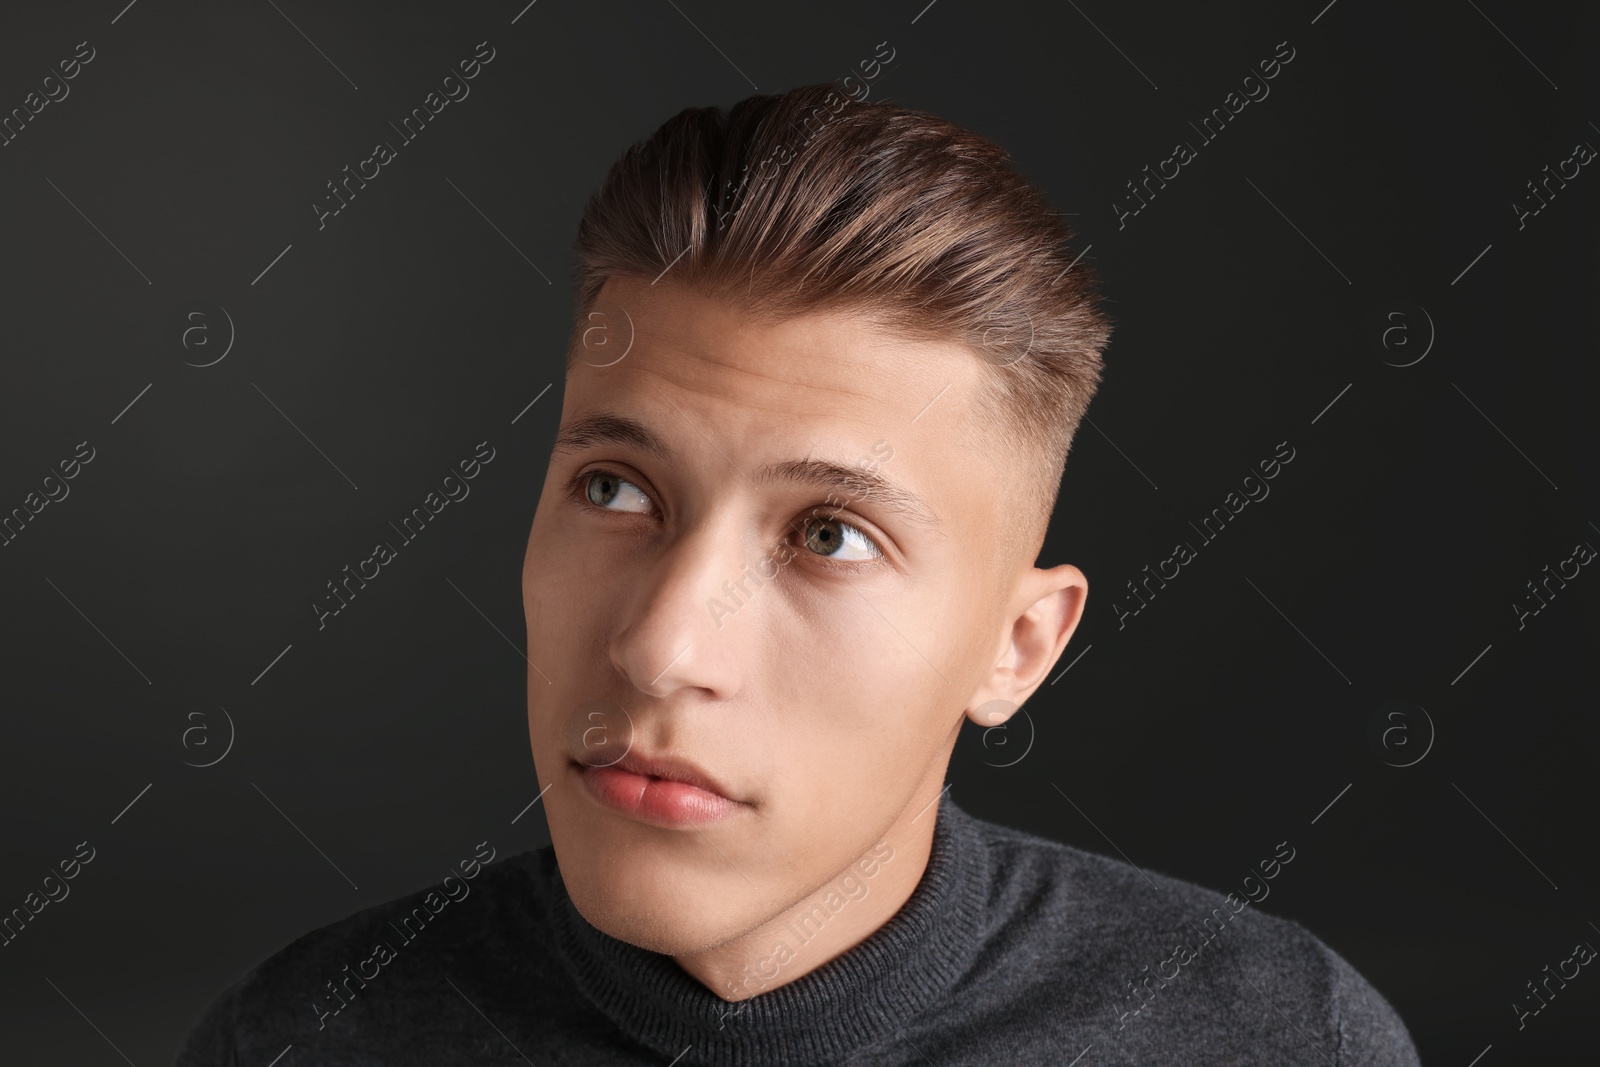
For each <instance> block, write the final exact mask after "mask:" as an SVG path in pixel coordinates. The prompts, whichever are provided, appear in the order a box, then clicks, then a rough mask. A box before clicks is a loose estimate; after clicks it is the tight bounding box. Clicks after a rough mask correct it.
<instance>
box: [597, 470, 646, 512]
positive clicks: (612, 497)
mask: <svg viewBox="0 0 1600 1067" xmlns="http://www.w3.org/2000/svg"><path fill="white" fill-rule="evenodd" d="M583 495H584V497H585V498H586V499H587V500H588V501H589V503H591V504H593V505H594V506H595V507H597V508H605V509H607V510H608V511H635V512H646V513H647V512H649V510H650V508H651V504H650V498H649V497H648V496H646V495H645V494H644V491H643V490H642V489H640V488H639V487H638V486H637V485H634V484H633V483H632V482H630V481H627V480H626V479H623V478H618V477H617V476H616V475H615V474H612V473H611V472H610V471H590V472H589V473H588V474H585V475H584V476H583ZM612 504H619V506H617V507H612V506H611V505H612Z"/></svg>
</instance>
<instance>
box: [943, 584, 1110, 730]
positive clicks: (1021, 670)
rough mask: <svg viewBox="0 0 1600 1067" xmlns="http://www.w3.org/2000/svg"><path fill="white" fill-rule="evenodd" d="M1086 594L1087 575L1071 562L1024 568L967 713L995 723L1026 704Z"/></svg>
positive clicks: (1073, 627) (1078, 613)
mask: <svg viewBox="0 0 1600 1067" xmlns="http://www.w3.org/2000/svg"><path fill="white" fill-rule="evenodd" d="M1088 599H1089V579H1087V578H1085V577H1084V576H1083V572H1082V571H1080V570H1079V569H1078V568H1076V567H1074V566H1073V565H1072V564H1070V563H1063V564H1061V565H1060V566H1056V567H1051V568H1050V569H1049V570H1041V569H1040V568H1038V567H1033V568H1030V569H1029V570H1028V572H1027V573H1026V574H1024V575H1023V577H1022V580H1021V581H1019V582H1018V583H1017V586H1016V592H1015V593H1014V595H1013V597H1012V600H1011V603H1010V604H1009V605H1007V609H1006V613H1005V619H1006V622H1007V626H1006V628H1005V629H1004V630H1003V631H1002V633H1001V634H1000V638H999V641H998V642H997V644H998V647H997V650H996V655H995V661H994V669H993V670H991V671H990V672H989V676H988V677H987V678H985V679H984V681H983V683H982V684H981V685H979V686H978V688H977V690H976V691H975V692H974V693H973V694H972V699H971V702H970V703H969V704H968V706H967V717H968V718H970V719H971V720H972V721H973V722H974V723H977V724H978V725H979V726H983V727H989V726H997V725H999V724H1000V723H1002V722H1004V721H1005V720H1006V719H1008V718H1010V717H1011V716H1012V715H1013V714H1015V713H1016V711H1017V709H1018V708H1020V707H1022V705H1023V704H1026V703H1027V702H1028V698H1029V697H1031V696H1033V693H1034V690H1036V689H1038V688H1039V686H1040V684H1041V683H1042V682H1043V681H1044V679H1045V676H1046V675H1047V674H1049V672H1050V669H1051V668H1052V667H1054V666H1055V663H1056V660H1058V659H1060V658H1061V653H1062V651H1063V650H1064V649H1065V648H1066V647H1067V642H1068V641H1069V640H1071V639H1072V632H1073V631H1074V630H1076V629H1077V628H1078V620H1079V619H1081V618H1083V606H1084V603H1085V602H1086V601H1087V600H1088Z"/></svg>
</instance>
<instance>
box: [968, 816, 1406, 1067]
mask: <svg viewBox="0 0 1600 1067" xmlns="http://www.w3.org/2000/svg"><path fill="white" fill-rule="evenodd" d="M975 821H976V822H977V829H978V831H979V832H980V834H981V835H982V837H983V840H984V841H985V843H986V846H987V848H988V851H989V862H990V867H991V884H990V887H989V901H988V914H989V916H990V922H991V926H992V928H991V929H990V930H989V931H987V934H986V938H985V941H986V944H987V948H986V950H985V953H984V954H983V956H982V957H981V958H980V964H982V965H984V966H986V967H987V971H986V972H985V970H984V966H980V968H979V972H980V973H978V974H976V975H975V976H974V977H976V978H977V979H978V983H979V984H982V982H985V981H995V980H997V979H998V978H999V976H1000V975H1001V974H1002V973H1003V972H1004V970H1005V969H1007V968H1009V969H1011V970H1012V972H1013V973H1015V971H1016V969H1017V966H1018V961H1019V959H1020V960H1021V961H1022V962H1023V964H1024V966H1025V967H1028V965H1029V964H1031V967H1028V969H1031V970H1032V972H1033V973H1035V974H1037V975H1039V976H1040V978H1039V980H1038V981H1037V982H1036V986H1037V988H1036V989H1035V990H1034V993H1033V995H1034V996H1036V997H1038V998H1039V1001H1040V1005H1041V1010H1051V1006H1054V1010H1055V1011H1057V1012H1059V1005H1060V1004H1061V996H1062V993H1063V992H1065V993H1067V995H1068V997H1069V1002H1070V1003H1072V1004H1073V1005H1074V1006H1075V1007H1076V1009H1077V1010H1078V1011H1079V1012H1080V1013H1081V1020H1082V1024H1083V1025H1082V1028H1081V1030H1080V1032H1087V1033H1101V1034H1103V1035H1105V1036H1104V1039H1105V1040H1106V1042H1107V1045H1108V1046H1109V1045H1122V1046H1125V1048H1126V1050H1127V1051H1128V1052H1129V1053H1131V1054H1133V1055H1135V1056H1136V1057H1137V1056H1138V1055H1143V1054H1150V1053H1153V1052H1156V1051H1163V1052H1170V1051H1174V1050H1176V1049H1177V1048H1179V1047H1182V1048H1185V1049H1187V1048H1189V1047H1191V1045H1190V1044H1187V1043H1193V1047H1196V1048H1197V1047H1198V1046H1199V1044H1200V1043H1202V1042H1215V1041H1216V1040H1219V1039H1221V1040H1226V1041H1238V1040H1241V1039H1242V1038H1244V1037H1245V1036H1247V1035H1250V1036H1252V1037H1253V1038H1254V1039H1255V1040H1257V1041H1259V1042H1261V1043H1260V1044H1258V1045H1256V1046H1255V1047H1256V1048H1257V1049H1258V1050H1259V1049H1261V1048H1275V1047H1277V1046H1275V1045H1273V1044H1272V1042H1274V1041H1278V1042H1282V1043H1283V1047H1284V1048H1285V1049H1288V1048H1290V1047H1292V1046H1294V1045H1296V1044H1298V1046H1299V1050H1300V1052H1303V1053H1309V1051H1310V1050H1309V1049H1307V1048H1306V1044H1305V1042H1306V1040H1307V1039H1308V1035H1309V1039H1310V1040H1311V1041H1312V1042H1313V1043H1314V1044H1315V1045H1316V1046H1317V1047H1319V1048H1320V1049H1324V1050H1326V1052H1327V1055H1328V1058H1329V1060H1330V1061H1331V1062H1333V1063H1335V1064H1337V1065H1339V1067H1349V1065H1367V1064H1372V1065H1377V1064H1394V1065H1399V1067H1409V1065H1414V1064H1417V1063H1418V1059H1417V1053H1416V1050H1415V1047H1414V1046H1413V1044H1412V1041H1411V1037H1410V1034H1409V1033H1408V1031H1407V1030H1406V1027H1405V1024H1404V1023H1403V1022H1402V1021H1401V1019H1400V1016H1399V1015H1398V1013H1396V1012H1395V1010H1394V1008H1393V1007H1392V1006H1391V1005H1390V1004H1389V1003H1388V1001H1386V1000H1385V999H1384V998H1383V996H1382V994H1380V993H1379V992H1378V991H1377V989H1376V988H1374V987H1373V985H1372V984H1371V983H1370V982H1369V981H1368V980H1367V979H1366V978H1365V977H1363V976H1362V975H1361V974H1360V972H1359V971H1357V970H1356V969H1355V968H1354V967H1353V966H1352V965H1351V964H1350V963H1349V961H1347V960H1346V959H1345V958H1344V957H1343V956H1341V955H1339V954H1338V953H1337V952H1336V951H1335V950H1334V949H1333V948H1331V947H1330V946H1329V945H1327V944H1326V943H1325V942H1323V941H1322V940H1321V939H1320V938H1319V937H1317V936H1316V935H1315V934H1314V933H1312V932H1311V931H1310V930H1309V929H1307V928H1306V927H1305V926H1303V925H1302V924H1301V923H1299V922H1296V921H1295V920H1293V919H1289V918H1285V917H1282V916H1280V915H1275V914H1272V913H1271V912H1270V911H1266V910H1263V905H1265V906H1266V907H1268V908H1271V907H1274V906H1275V902H1271V897H1272V894H1273V893H1275V892H1279V891H1286V887H1287V886H1288V885H1290V884H1292V880H1293V878H1294V873H1295V872H1294V865H1293V860H1294V857H1295V855H1296V853H1295V850H1294V849H1292V848H1290V847H1288V843H1287V842H1281V843H1279V845H1278V848H1277V850H1276V851H1269V852H1266V853H1264V854H1263V857H1261V858H1260V859H1264V860H1265V861H1266V862H1265V863H1263V864H1261V867H1262V869H1263V872H1264V871H1265V870H1270V871H1272V872H1273V875H1272V877H1271V878H1268V877H1266V875H1265V873H1255V874H1252V875H1249V876H1245V875H1243V874H1242V875H1241V877H1240V879H1239V881H1238V883H1236V884H1234V885H1232V886H1229V887H1227V888H1226V889H1216V888H1211V887H1209V886H1204V885H1200V884H1198V883H1196V882H1193V881H1190V880H1187V879H1184V878H1179V877H1176V876H1173V875H1170V874H1165V873H1162V872H1160V871H1156V870H1152V869H1149V868H1141V867H1138V866H1135V865H1134V864H1133V863H1131V862H1129V861H1128V860H1126V859H1123V858H1117V857H1113V856H1108V855H1104V854H1100V853H1096V852H1091V851H1088V850H1085V849H1081V848H1078V847H1076V846H1073V845H1069V844H1066V843H1064V842H1061V841H1056V840H1053V839H1051V838H1046V837H1042V836H1040V835H1037V834H1034V833H1030V832H1027V831H1024V830H1019V829H1015V828H1012V827H1007V826H1002V825H1000V824H997V823H992V822H988V821H985V820H981V819H978V820H975ZM1243 869H1244V870H1246V871H1254V870H1257V868H1256V867H1250V866H1245V867H1244V868H1243ZM1285 899H1287V898H1285ZM1290 1019H1292V1020H1293V1025H1291V1024H1290V1023H1289V1022H1288V1021H1286V1020H1290ZM1152 1023H1153V1025H1152ZM1224 1035H1231V1036H1224ZM1146 1040H1149V1041H1151V1042H1161V1044H1150V1045H1149V1046H1148V1047H1147V1046H1146V1045H1145V1044H1143V1042H1144V1041H1146ZM1171 1042H1179V1043H1180V1044H1177V1045H1174V1044H1171ZM1243 1047H1244V1046H1243V1045H1241V1048H1243ZM1312 1059H1313V1060H1316V1062H1322V1061H1321V1060H1320V1059H1318V1058H1317V1057H1315V1056H1312ZM1295 1062H1298V1061H1295Z"/></svg>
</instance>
